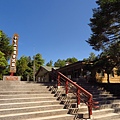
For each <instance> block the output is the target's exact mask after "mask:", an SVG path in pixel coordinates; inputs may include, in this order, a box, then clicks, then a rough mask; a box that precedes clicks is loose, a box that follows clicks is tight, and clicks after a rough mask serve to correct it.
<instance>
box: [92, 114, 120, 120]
mask: <svg viewBox="0 0 120 120" xmlns="http://www.w3.org/2000/svg"><path fill="white" fill-rule="evenodd" d="M116 119H120V115H119V114H117V113H107V114H104V115H102V114H101V115H97V116H93V120H116Z"/></svg>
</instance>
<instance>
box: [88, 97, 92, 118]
mask: <svg viewBox="0 0 120 120" xmlns="http://www.w3.org/2000/svg"><path fill="white" fill-rule="evenodd" d="M88 112H89V118H90V119H92V96H91V97H90V99H89V101H88Z"/></svg>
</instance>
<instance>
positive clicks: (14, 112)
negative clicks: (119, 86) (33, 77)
mask: <svg viewBox="0 0 120 120" xmlns="http://www.w3.org/2000/svg"><path fill="white" fill-rule="evenodd" d="M76 82H77V83H78V84H79V85H81V86H82V87H83V88H85V89H86V90H88V91H89V92H90V93H92V94H93V99H94V100H95V101H99V106H100V107H99V108H97V109H93V118H92V119H93V120H120V99H119V98H118V97H117V96H114V95H113V94H110V93H109V92H108V91H106V90H104V88H102V87H98V86H95V85H93V84H89V83H86V82H85V80H82V79H80V80H78V81H76ZM119 92H120V91H119ZM51 93H52V94H51ZM68 113H69V114H68ZM87 119H88V107H87V106H86V105H85V103H82V102H81V104H80V109H78V108H77V104H76V97H75V95H73V94H72V92H70V91H69V94H68V96H66V95H65V89H64V87H63V86H61V88H59V89H57V87H56V86H55V84H54V85H53V84H50V83H32V82H30V83H28V82H22V81H0V120H87Z"/></svg>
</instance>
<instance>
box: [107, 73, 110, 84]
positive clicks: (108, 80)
mask: <svg viewBox="0 0 120 120" xmlns="http://www.w3.org/2000/svg"><path fill="white" fill-rule="evenodd" d="M107 82H108V83H110V78H109V73H107Z"/></svg>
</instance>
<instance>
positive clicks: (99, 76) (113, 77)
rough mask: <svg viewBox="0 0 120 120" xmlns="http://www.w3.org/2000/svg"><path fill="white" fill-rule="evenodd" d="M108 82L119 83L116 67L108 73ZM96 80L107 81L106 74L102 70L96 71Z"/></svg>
mask: <svg viewBox="0 0 120 120" xmlns="http://www.w3.org/2000/svg"><path fill="white" fill-rule="evenodd" d="M109 79H110V83H120V76H118V75H117V73H116V69H115V68H114V69H113V73H112V74H109ZM96 80H97V81H98V82H102V83H107V74H106V73H104V72H100V73H97V72H96Z"/></svg>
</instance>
